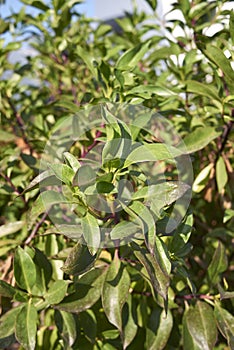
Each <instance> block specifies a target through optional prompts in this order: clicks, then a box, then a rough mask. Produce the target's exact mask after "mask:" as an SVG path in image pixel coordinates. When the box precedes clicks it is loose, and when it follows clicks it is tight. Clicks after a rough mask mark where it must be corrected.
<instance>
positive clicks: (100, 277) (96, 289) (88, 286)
mask: <svg viewBox="0 0 234 350" xmlns="http://www.w3.org/2000/svg"><path fill="white" fill-rule="evenodd" d="M105 273H106V269H105V268H100V269H99V268H96V269H92V270H90V271H88V272H87V273H85V274H84V275H82V277H81V278H80V279H79V281H78V282H77V283H76V291H75V292H74V293H72V294H71V295H69V296H67V297H65V299H64V300H63V301H62V303H60V304H58V305H56V306H55V308H56V309H59V310H63V311H67V312H72V313H80V312H82V311H85V310H87V309H89V308H91V307H92V306H93V305H94V304H95V303H96V302H97V301H98V299H99V298H100V296H101V290H102V285H103V282H104V279H105Z"/></svg>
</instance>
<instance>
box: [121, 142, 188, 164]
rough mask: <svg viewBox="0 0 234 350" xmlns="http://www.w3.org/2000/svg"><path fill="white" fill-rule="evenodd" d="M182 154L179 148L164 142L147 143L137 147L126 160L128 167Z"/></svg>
mask: <svg viewBox="0 0 234 350" xmlns="http://www.w3.org/2000/svg"><path fill="white" fill-rule="evenodd" d="M181 154H182V152H181V151H180V150H179V149H176V148H175V147H172V146H169V145H166V144H164V143H156V144H145V145H142V146H139V147H137V148H135V149H134V150H133V151H132V152H131V153H130V154H129V156H128V157H127V159H126V161H125V166H126V167H127V166H129V165H130V164H134V163H138V162H139V163H140V162H149V161H153V162H156V161H159V160H166V159H174V158H176V157H178V156H180V155H181Z"/></svg>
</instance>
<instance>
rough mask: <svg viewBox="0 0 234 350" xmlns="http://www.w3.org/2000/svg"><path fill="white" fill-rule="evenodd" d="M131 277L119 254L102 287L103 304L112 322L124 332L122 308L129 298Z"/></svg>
mask: <svg viewBox="0 0 234 350" xmlns="http://www.w3.org/2000/svg"><path fill="white" fill-rule="evenodd" d="M129 287H130V277H129V274H128V272H127V270H126V269H125V268H124V267H123V265H122V264H121V262H120V260H119V258H118V257H117V255H115V257H114V259H113V261H112V262H111V264H110V266H109V268H108V271H107V274H106V278H105V282H104V284H103V289H102V305H103V309H104V311H105V314H106V316H107V318H108V320H109V322H110V323H112V324H113V325H114V326H115V327H117V328H118V330H119V331H120V333H121V334H122V331H123V329H122V308H123V305H124V303H125V302H126V300H127V298H128V293H129Z"/></svg>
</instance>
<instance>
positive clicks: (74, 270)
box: [62, 242, 97, 275]
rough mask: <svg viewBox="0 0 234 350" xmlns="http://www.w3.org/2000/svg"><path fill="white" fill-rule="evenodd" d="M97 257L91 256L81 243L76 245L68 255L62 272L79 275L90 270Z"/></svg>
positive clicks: (85, 246)
mask: <svg viewBox="0 0 234 350" xmlns="http://www.w3.org/2000/svg"><path fill="white" fill-rule="evenodd" d="M96 258H97V255H96V254H95V255H92V254H91V253H90V251H89V249H88V247H87V245H83V244H81V243H79V242H78V243H77V244H76V245H75V247H74V248H72V251H71V252H70V254H69V255H68V257H67V259H66V261H65V263H64V266H63V268H62V270H63V271H64V272H65V273H67V274H69V275H81V274H82V273H84V272H86V271H87V270H88V269H90V268H91V267H92V266H93V264H94V262H95V260H96Z"/></svg>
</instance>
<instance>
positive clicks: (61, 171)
mask: <svg viewBox="0 0 234 350" xmlns="http://www.w3.org/2000/svg"><path fill="white" fill-rule="evenodd" d="M49 167H50V169H51V170H52V171H53V172H54V175H55V176H56V177H57V179H59V180H60V181H62V182H64V183H65V184H66V185H68V186H69V185H71V183H72V180H73V177H74V175H75V170H73V169H71V168H70V166H68V165H66V164H49Z"/></svg>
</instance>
